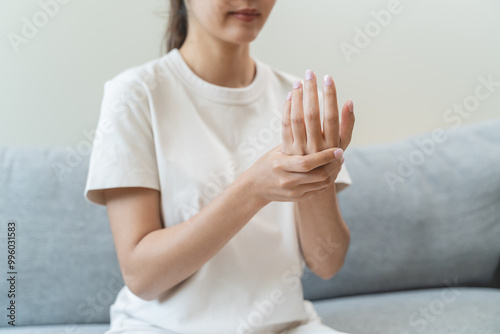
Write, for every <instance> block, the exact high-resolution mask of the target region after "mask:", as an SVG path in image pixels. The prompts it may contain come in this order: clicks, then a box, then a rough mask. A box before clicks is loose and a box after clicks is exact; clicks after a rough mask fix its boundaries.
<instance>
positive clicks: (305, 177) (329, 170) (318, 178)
mask: <svg viewBox="0 0 500 334" xmlns="http://www.w3.org/2000/svg"><path fill="white" fill-rule="evenodd" d="M341 165H342V157H341V158H337V159H334V160H333V161H331V162H329V163H327V164H325V165H322V166H319V167H316V168H314V169H313V170H311V171H309V172H306V173H300V172H289V173H288V174H289V175H292V176H293V179H294V184H306V183H315V182H322V181H325V180H326V179H327V178H328V177H330V176H332V175H333V174H334V173H338V172H339V171H340V166H341Z"/></svg>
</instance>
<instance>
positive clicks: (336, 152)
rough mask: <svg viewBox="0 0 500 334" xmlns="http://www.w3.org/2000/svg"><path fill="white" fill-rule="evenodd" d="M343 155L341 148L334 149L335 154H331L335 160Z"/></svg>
mask: <svg viewBox="0 0 500 334" xmlns="http://www.w3.org/2000/svg"><path fill="white" fill-rule="evenodd" d="M343 153H344V150H342V149H341V148H339V149H336V150H335V152H333V154H334V155H335V158H337V159H338V158H340V157H341V156H342V154H343Z"/></svg>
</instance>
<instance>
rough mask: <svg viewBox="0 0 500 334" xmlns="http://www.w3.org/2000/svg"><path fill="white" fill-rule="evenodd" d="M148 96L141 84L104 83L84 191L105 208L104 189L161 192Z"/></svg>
mask: <svg viewBox="0 0 500 334" xmlns="http://www.w3.org/2000/svg"><path fill="white" fill-rule="evenodd" d="M141 90H142V91H143V92H141ZM147 96H148V95H147V92H144V88H143V86H142V85H140V84H134V85H133V86H132V84H130V83H128V82H125V81H119V80H116V79H112V80H108V81H106V83H105V84H104V93H103V99H102V104H101V111H100V115H99V120H98V124H97V128H96V130H95V135H94V139H93V146H92V151H91V155H90V158H89V169H88V175H87V182H86V186H85V191H84V197H85V198H86V200H87V201H89V202H92V203H96V204H100V205H105V201H104V197H103V192H102V190H103V189H109V188H120V187H145V188H152V189H157V190H160V182H159V176H158V167H157V161H156V153H155V152H156V150H155V142H154V136H153V128H152V122H151V114H150V108H149V103H148V99H147Z"/></svg>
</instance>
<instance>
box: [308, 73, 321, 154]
mask: <svg viewBox="0 0 500 334" xmlns="http://www.w3.org/2000/svg"><path fill="white" fill-rule="evenodd" d="M304 95H305V96H304V121H305V127H306V138H307V148H308V152H317V151H319V150H320V149H321V148H322V147H323V145H322V143H323V133H322V132H321V121H320V114H319V102H318V87H317V84H316V75H315V74H314V72H313V71H312V70H307V71H306V80H305V82H304Z"/></svg>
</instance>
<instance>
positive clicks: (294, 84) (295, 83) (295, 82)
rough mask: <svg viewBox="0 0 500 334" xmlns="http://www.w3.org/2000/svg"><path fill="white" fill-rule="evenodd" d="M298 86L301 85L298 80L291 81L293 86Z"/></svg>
mask: <svg viewBox="0 0 500 334" xmlns="http://www.w3.org/2000/svg"><path fill="white" fill-rule="evenodd" d="M300 86H302V82H300V80H298V79H297V80H295V81H294V82H293V88H300Z"/></svg>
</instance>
